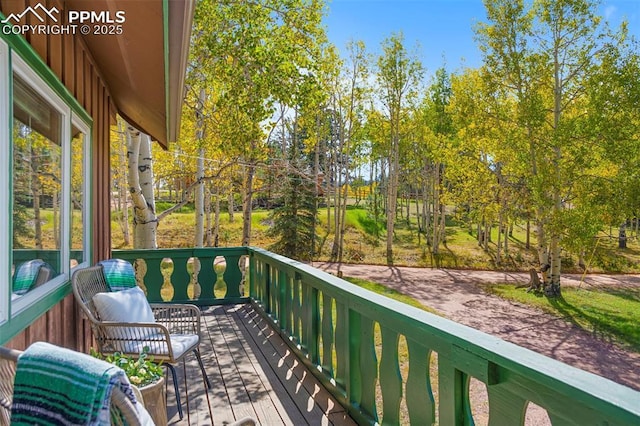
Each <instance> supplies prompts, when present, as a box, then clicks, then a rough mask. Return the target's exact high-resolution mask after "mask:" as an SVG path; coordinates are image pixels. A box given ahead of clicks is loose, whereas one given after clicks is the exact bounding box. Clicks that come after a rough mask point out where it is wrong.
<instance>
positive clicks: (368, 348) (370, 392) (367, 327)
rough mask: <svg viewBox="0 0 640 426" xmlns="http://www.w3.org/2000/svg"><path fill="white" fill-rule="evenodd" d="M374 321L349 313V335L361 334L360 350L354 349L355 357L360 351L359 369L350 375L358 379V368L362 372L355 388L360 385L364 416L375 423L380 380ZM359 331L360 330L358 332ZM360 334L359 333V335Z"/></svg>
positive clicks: (352, 312) (355, 382)
mask: <svg viewBox="0 0 640 426" xmlns="http://www.w3.org/2000/svg"><path fill="white" fill-rule="evenodd" d="M374 325H375V323H374V321H373V320H371V319H370V318H367V317H365V316H362V315H360V314H358V313H356V312H354V311H351V312H350V313H349V333H350V334H351V335H352V336H357V335H358V334H360V339H359V345H358V346H359V348H357V347H356V346H355V345H354V347H353V349H352V352H353V353H354V355H356V351H357V350H358V349H359V351H357V352H359V353H358V354H357V355H358V356H359V362H360V366H359V368H357V367H355V366H353V368H351V370H350V373H351V375H352V376H356V377H357V373H356V368H357V370H359V372H360V374H359V375H360V378H359V380H354V381H353V382H352V385H353V387H354V388H355V387H357V384H358V382H359V384H360V409H361V411H362V412H363V414H364V415H366V416H367V417H369V418H371V419H372V420H373V421H376V422H377V421H378V412H377V410H376V382H377V379H378V359H377V356H376V344H375V338H374ZM358 329H359V330H358ZM358 332H359V333H358Z"/></svg>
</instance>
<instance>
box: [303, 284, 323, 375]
mask: <svg viewBox="0 0 640 426" xmlns="http://www.w3.org/2000/svg"><path fill="white" fill-rule="evenodd" d="M302 285H303V290H304V295H305V297H304V299H303V303H302V306H304V308H305V314H304V320H303V327H304V339H303V340H304V344H305V346H306V348H307V352H308V354H309V359H310V360H311V362H312V363H313V364H314V365H318V364H319V354H318V348H319V347H320V333H319V330H320V312H319V306H318V290H317V289H315V288H313V287H311V286H309V285H306V284H305V283H304V282H302Z"/></svg>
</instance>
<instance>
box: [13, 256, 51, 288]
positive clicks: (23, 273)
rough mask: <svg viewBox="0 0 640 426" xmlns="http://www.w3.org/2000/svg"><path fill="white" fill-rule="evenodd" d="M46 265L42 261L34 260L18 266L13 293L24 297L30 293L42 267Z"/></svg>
mask: <svg viewBox="0 0 640 426" xmlns="http://www.w3.org/2000/svg"><path fill="white" fill-rule="evenodd" d="M44 264H45V263H44V262H43V261H42V260H40V259H34V260H29V261H26V262H24V263H23V264H22V265H20V266H18V269H17V270H16V272H15V274H14V276H13V293H15V294H17V295H22V294H25V293H26V292H28V291H29V290H30V289H31V286H33V283H35V282H36V278H37V277H38V272H40V267H41V266H42V265H44Z"/></svg>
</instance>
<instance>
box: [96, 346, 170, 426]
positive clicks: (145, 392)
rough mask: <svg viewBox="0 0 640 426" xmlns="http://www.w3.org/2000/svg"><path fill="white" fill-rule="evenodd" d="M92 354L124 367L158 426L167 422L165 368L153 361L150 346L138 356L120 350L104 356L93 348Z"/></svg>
mask: <svg viewBox="0 0 640 426" xmlns="http://www.w3.org/2000/svg"><path fill="white" fill-rule="evenodd" d="M91 355H92V356H94V357H96V358H99V359H102V360H104V361H107V362H110V363H112V364H114V365H117V366H118V367H120V368H122V369H123V370H124V372H125V374H126V375H127V377H128V378H129V381H130V382H131V384H132V385H133V387H134V388H136V389H138V390H139V391H140V392H139V395H138V396H140V395H141V396H142V403H143V404H144V407H145V409H146V410H147V411H148V412H149V414H150V415H151V418H152V419H153V421H154V423H155V424H156V425H157V426H163V425H166V424H167V396H166V392H165V387H164V370H163V369H162V367H161V366H160V364H156V363H155V362H154V361H153V356H151V355H149V348H148V347H145V348H144V349H143V350H142V352H141V353H140V355H138V358H137V359H135V358H134V357H132V356H129V355H124V354H121V353H119V352H116V353H114V354H113V355H108V356H106V357H105V356H102V355H101V354H99V353H98V352H97V351H96V350H95V349H93V348H91Z"/></svg>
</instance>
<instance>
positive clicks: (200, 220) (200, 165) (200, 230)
mask: <svg viewBox="0 0 640 426" xmlns="http://www.w3.org/2000/svg"><path fill="white" fill-rule="evenodd" d="M203 178H204V148H200V149H199V150H198V159H197V161H196V182H197V186H196V191H195V214H196V225H195V226H196V229H195V233H194V242H193V245H194V247H202V245H203V243H204V181H203V180H202V179H203Z"/></svg>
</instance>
